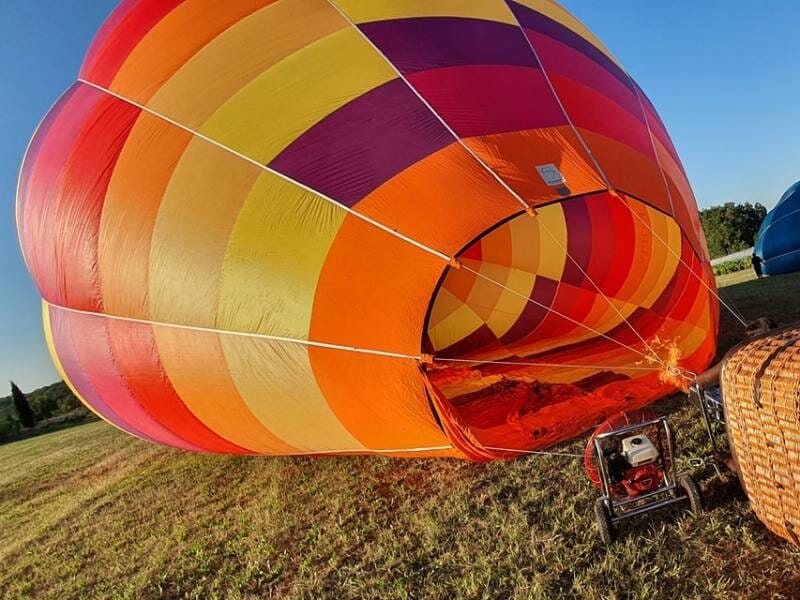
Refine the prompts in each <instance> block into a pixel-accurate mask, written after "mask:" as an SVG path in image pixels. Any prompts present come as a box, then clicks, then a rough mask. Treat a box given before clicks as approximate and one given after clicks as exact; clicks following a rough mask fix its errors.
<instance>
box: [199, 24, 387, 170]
mask: <svg viewBox="0 0 800 600" xmlns="http://www.w3.org/2000/svg"><path fill="white" fill-rule="evenodd" d="M396 76H397V75H396V73H395V71H394V70H393V69H392V68H391V67H390V66H389V64H388V63H387V62H386V61H385V60H384V59H383V57H381V55H380V54H379V53H377V52H375V50H374V49H373V48H372V46H370V45H369V43H368V42H367V41H366V40H365V39H364V38H363V37H362V35H361V34H360V33H359V32H358V31H356V30H355V29H353V28H349V29H343V30H341V31H337V32H336V33H333V34H331V35H329V36H327V37H325V38H323V39H321V40H319V41H317V42H314V43H313V44H311V45H309V46H306V47H305V48H303V49H301V50H299V51H297V52H295V53H294V54H292V55H291V56H289V57H287V58H286V59H284V60H282V61H281V62H279V63H278V64H276V65H275V66H273V67H272V68H270V69H269V70H267V71H266V72H264V73H263V74H262V75H260V76H259V77H257V78H256V79H255V80H253V81H252V82H251V83H250V84H248V85H247V86H245V87H244V88H243V89H242V90H241V91H239V92H238V93H237V94H236V95H234V96H233V97H232V98H231V99H230V100H228V102H226V103H225V104H224V105H223V106H222V107H220V109H219V110H217V111H216V112H215V113H214V114H213V115H212V116H211V118H209V119H208V121H207V122H206V123H204V124H203V126H202V127H201V128H200V131H201V132H202V133H204V134H206V135H208V136H210V137H212V138H214V139H216V140H218V141H220V142H222V143H224V144H225V145H227V146H230V147H231V148H234V149H236V150H238V151H239V152H242V153H243V154H246V155H247V156H249V157H251V158H254V159H256V160H258V161H260V162H263V163H268V162H270V161H271V160H272V159H273V158H275V156H276V155H277V154H278V153H279V152H280V151H281V150H283V149H284V148H285V147H286V146H287V145H288V144H289V143H290V142H292V141H293V140H294V139H296V138H297V137H298V136H299V135H300V134H301V133H303V132H304V131H306V130H308V129H309V128H310V127H311V126H312V125H314V124H316V123H318V122H319V121H320V120H322V119H323V118H324V117H326V116H327V115H329V114H331V113H332V112H333V111H335V110H336V109H338V108H340V107H341V106H343V105H344V104H346V103H347V102H349V101H350V100H353V99H354V98H357V97H359V96H361V95H363V94H364V93H366V92H367V91H369V90H371V89H373V88H375V87H377V86H379V85H381V84H382V83H386V82H387V81H390V80H392V79H394V78H395V77H396Z"/></svg>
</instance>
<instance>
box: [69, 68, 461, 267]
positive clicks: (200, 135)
mask: <svg viewBox="0 0 800 600" xmlns="http://www.w3.org/2000/svg"><path fill="white" fill-rule="evenodd" d="M78 81H79V82H81V83H84V84H86V85H88V86H91V87H93V88H95V89H96V90H99V91H101V92H103V93H104V94H108V95H109V96H113V97H115V98H117V99H118V100H121V101H123V102H127V103H128V104H130V105H131V106H135V107H136V108H138V109H139V110H142V111H144V112H146V113H148V114H150V115H153V116H154V117H157V118H159V119H161V120H163V121H166V122H167V123H169V124H170V125H173V126H175V127H177V128H179V129H181V130H183V131H185V132H187V133H189V134H190V135H193V136H195V137H197V138H199V139H201V140H203V141H205V142H208V143H209V144H212V145H214V146H216V147H217V148H220V149H221V150H224V151H225V152H228V153H230V154H233V155H234V156H237V157H238V158H241V159H242V160H244V161H246V162H248V163H250V164H251V165H254V166H256V167H258V168H259V169H261V170H263V171H266V172H267V173H271V174H272V175H275V176H276V177H279V178H281V179H283V180H284V181H287V182H289V183H292V184H294V185H296V186H297V187H299V188H302V189H304V190H306V191H307V192H310V193H312V194H314V195H316V196H319V197H320V198H322V199H323V200H326V201H327V202H330V203H331V204H335V205H336V206H338V207H339V208H341V209H343V210H345V211H347V212H348V213H350V214H351V215H353V216H354V217H358V218H359V219H361V220H362V221H366V222H367V223H369V224H370V225H374V226H375V227H377V228H378V229H381V230H382V231H385V232H386V233H389V234H391V235H393V236H395V237H397V238H400V239H401V240H403V241H404V242H408V243H409V244H412V245H414V246H416V247H417V248H419V249H421V250H424V251H425V252H428V253H430V254H433V255H434V256H437V257H439V258H441V259H442V260H445V261H448V262H450V261H451V257H450V256H448V255H447V254H445V253H444V252H439V251H438V250H436V249H434V248H431V247H430V246H426V245H425V244H423V243H421V242H418V241H416V240H414V239H412V238H410V237H408V236H406V235H403V234H402V233H400V232H398V231H396V230H395V229H392V228H391V227H388V226H387V225H384V224H383V223H380V222H378V221H376V220H374V219H371V218H370V217H368V216H366V215H364V214H362V213H360V212H358V211H356V210H353V209H352V208H350V207H349V206H347V205H346V204H342V203H341V202H339V201H338V200H334V199H333V198H331V197H330V196H328V195H326V194H323V193H322V192H320V191H319V190H315V189H314V188H312V187H310V186H308V185H306V184H304V183H302V182H300V181H297V180H296V179H293V178H292V177H289V176H288V175H286V174H284V173H281V172H280V171H276V170H275V169H273V168H271V167H269V166H267V165H265V164H263V163H260V162H258V161H257V160H256V159H254V158H251V157H250V156H247V155H246V154H242V153H241V152H239V151H238V150H234V149H233V148H231V147H230V146H226V145H225V144H223V143H222V142H220V141H218V140H215V139H214V138H211V137H209V136H207V135H205V134H203V133H200V132H199V131H197V130H195V129H192V128H191V127H188V126H186V125H184V124H183V123H180V122H178V121H176V120H174V119H171V118H170V117H168V116H166V115H164V114H162V113H160V112H158V111H156V110H153V109H152V108H149V107H147V106H145V105H144V104H140V103H139V102H136V101H135V100H131V99H130V98H127V97H125V96H122V95H120V94H117V93H116V92H113V91H111V90H109V89H107V88H104V87H103V86H100V85H97V84H96V83H92V82H91V81H86V80H85V79H80V78H79V79H78Z"/></svg>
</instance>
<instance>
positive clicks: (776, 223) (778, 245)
mask: <svg viewBox="0 0 800 600" xmlns="http://www.w3.org/2000/svg"><path fill="white" fill-rule="evenodd" d="M753 254H754V255H755V256H756V257H757V259H756V260H760V261H761V272H762V273H763V274H764V275H781V274H783V273H793V272H794V271H800V181H798V182H797V183H795V184H794V185H793V186H791V187H790V188H789V189H788V190H786V192H784V194H783V196H781V199H780V200H779V201H778V204H776V205H775V208H773V209H772V210H771V211H769V212H768V213H767V216H766V217H764V220H763V221H762V222H761V228H760V229H759V230H758V237H757V238H756V245H755V248H754V251H753Z"/></svg>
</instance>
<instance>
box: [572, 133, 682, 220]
mask: <svg viewBox="0 0 800 600" xmlns="http://www.w3.org/2000/svg"><path fill="white" fill-rule="evenodd" d="M580 132H581V136H582V137H583V138H584V139H585V140H586V143H587V144H588V145H589V147H590V148H591V149H592V153H593V154H594V155H595V157H596V158H597V161H598V162H599V163H600V167H601V168H602V169H603V172H604V173H605V174H606V177H608V179H609V181H611V186H612V187H613V188H614V189H617V190H620V191H623V192H625V193H627V194H630V195H631V196H635V197H636V198H640V199H642V200H644V201H646V202H647V203H648V204H650V205H651V206H654V207H656V208H658V209H659V210H661V211H663V212H665V213H667V214H668V215H671V214H672V207H671V205H670V202H669V198H668V197H667V190H666V187H665V186H664V178H663V177H662V176H661V171H660V170H659V168H658V164H656V162H655V161H654V160H653V159H651V158H648V157H646V156H645V155H644V154H642V153H640V152H637V151H636V150H633V149H632V148H631V147H630V146H626V145H625V144H621V143H620V142H617V141H614V140H612V139H611V138H607V137H605V136H604V135H600V134H598V133H594V132H593V131H589V130H587V129H580Z"/></svg>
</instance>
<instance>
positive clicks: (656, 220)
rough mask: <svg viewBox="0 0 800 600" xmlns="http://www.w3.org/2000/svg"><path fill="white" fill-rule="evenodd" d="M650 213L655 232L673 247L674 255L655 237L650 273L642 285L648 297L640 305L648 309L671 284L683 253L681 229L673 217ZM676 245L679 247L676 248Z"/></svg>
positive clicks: (650, 210) (651, 210) (653, 239)
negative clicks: (679, 257)
mask: <svg viewBox="0 0 800 600" xmlns="http://www.w3.org/2000/svg"><path fill="white" fill-rule="evenodd" d="M649 212H650V214H651V215H652V216H653V219H652V221H651V223H652V225H653V231H654V232H655V233H656V234H657V235H658V237H659V238H661V240H664V242H666V243H667V244H669V245H670V247H672V249H673V252H674V253H673V252H670V251H669V250H668V249H667V248H666V247H665V246H664V244H663V243H662V242H661V241H659V239H658V238H656V237H655V236H653V238H652V244H653V248H652V252H651V268H650V273H648V276H647V278H646V279H645V280H644V281H642V283H641V289H642V290H643V291H644V292H645V293H646V295H645V296H644V299H643V300H642V301H641V302H640V304H641V305H642V306H646V307H650V306H652V305H653V303H654V302H655V301H656V300H657V299H658V297H659V296H660V295H661V293H662V292H663V291H664V288H666V287H667V285H668V284H669V282H670V279H672V277H673V276H674V275H675V270H676V269H677V266H678V262H679V261H678V256H680V253H681V247H680V229H679V228H678V225H677V223H675V221H674V220H673V219H672V218H671V217H668V216H667V215H665V214H662V213H660V212H656V211H655V210H653V209H649ZM676 243H677V247H676V246H675V244H676ZM676 254H677V256H676Z"/></svg>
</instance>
